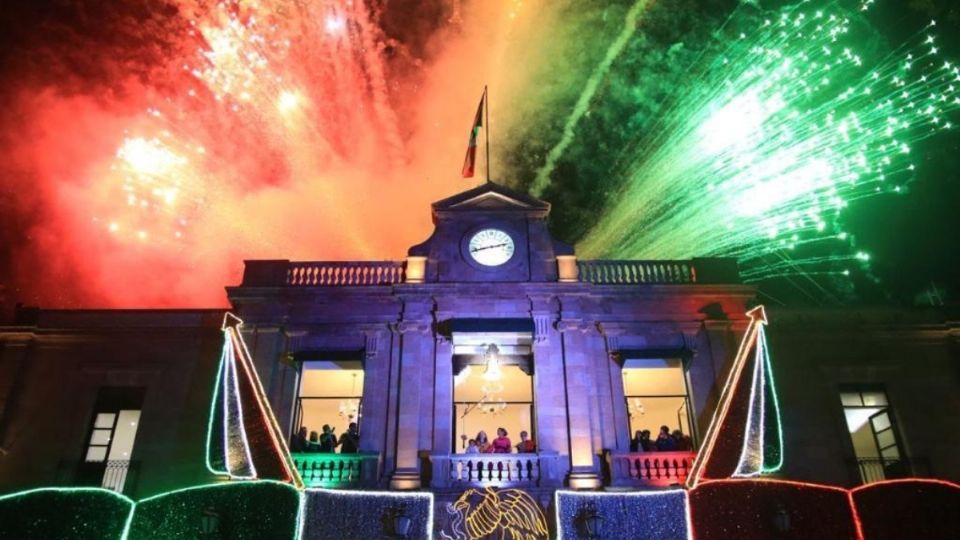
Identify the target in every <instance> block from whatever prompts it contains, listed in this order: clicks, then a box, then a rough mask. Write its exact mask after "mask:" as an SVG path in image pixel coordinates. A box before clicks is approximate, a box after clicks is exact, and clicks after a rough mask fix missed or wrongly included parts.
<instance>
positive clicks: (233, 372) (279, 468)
mask: <svg viewBox="0 0 960 540" xmlns="http://www.w3.org/2000/svg"><path fill="white" fill-rule="evenodd" d="M242 324H243V321H241V320H240V319H239V318H237V317H236V316H234V315H233V314H231V313H227V314H225V315H224V323H223V333H224V347H223V352H222V356H221V361H220V363H221V368H220V370H219V372H218V378H217V384H216V387H215V389H214V392H213V405H212V406H211V412H210V420H209V423H208V426H207V427H208V430H207V468H208V469H209V470H210V471H211V472H214V473H215V474H223V473H224V472H226V474H229V475H230V477H231V478H234V479H243V478H272V479H275V480H282V481H288V482H292V483H293V484H294V485H295V486H296V487H298V488H301V487H303V480H302V479H301V478H300V475H299V473H298V472H297V470H296V467H295V466H294V464H293V459H292V457H291V456H290V450H289V449H288V448H287V445H286V442H285V441H284V438H283V436H282V434H281V432H280V427H279V425H278V424H277V420H276V417H274V415H273V411H272V410H271V408H270V404H269V403H268V402H267V398H266V394H265V392H264V391H263V386H262V385H261V384H260V379H259V377H258V376H257V372H256V368H255V367H254V366H253V360H252V359H251V356H250V352H249V351H248V350H247V348H246V344H245V343H244V342H243V338H242V337H241V336H240V333H239V326H240V325H242ZM221 400H222V406H219V405H220V403H219V402H220V401H221ZM218 423H219V425H218ZM221 437H222V438H221Z"/></svg>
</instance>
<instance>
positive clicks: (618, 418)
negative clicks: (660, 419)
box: [603, 329, 633, 452]
mask: <svg viewBox="0 0 960 540" xmlns="http://www.w3.org/2000/svg"><path fill="white" fill-rule="evenodd" d="M603 334H604V340H605V341H606V358H605V364H606V366H607V373H609V374H610V405H611V410H612V411H613V426H614V429H615V432H616V433H615V438H616V446H611V447H608V448H609V449H610V450H617V451H618V452H627V451H629V450H630V439H631V438H632V437H633V434H632V433H630V413H629V411H628V410H627V401H626V398H625V397H624V392H623V360H622V359H621V358H620V333H619V332H618V331H615V330H606V329H604V331H603Z"/></svg>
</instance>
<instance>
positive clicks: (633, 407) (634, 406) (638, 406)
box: [627, 397, 647, 417]
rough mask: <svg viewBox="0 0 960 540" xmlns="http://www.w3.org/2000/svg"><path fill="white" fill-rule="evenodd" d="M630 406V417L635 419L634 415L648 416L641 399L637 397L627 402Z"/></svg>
mask: <svg viewBox="0 0 960 540" xmlns="http://www.w3.org/2000/svg"><path fill="white" fill-rule="evenodd" d="M627 403H628V404H629V406H630V416H631V417H633V413H634V412H636V413H637V414H639V415H641V416H643V415H645V414H647V410H646V409H645V408H644V407H643V402H642V401H640V398H638V397H635V398H633V400H632V401H627Z"/></svg>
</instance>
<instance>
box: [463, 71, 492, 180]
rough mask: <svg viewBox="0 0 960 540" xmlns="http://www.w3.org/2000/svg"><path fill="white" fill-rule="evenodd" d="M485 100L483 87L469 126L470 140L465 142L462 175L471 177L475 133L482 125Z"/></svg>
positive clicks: (474, 158)
mask: <svg viewBox="0 0 960 540" xmlns="http://www.w3.org/2000/svg"><path fill="white" fill-rule="evenodd" d="M486 100H487V91H486V89H484V91H483V96H481V97H480V105H478V106H477V115H476V116H475V117H474V119H473V127H472V128H470V141H469V142H468V143H467V155H466V157H464V158H463V173H462V174H463V177H464V178H473V170H474V167H475V165H476V164H477V135H478V134H479V133H480V128H481V127H483V105H484V103H485V102H486Z"/></svg>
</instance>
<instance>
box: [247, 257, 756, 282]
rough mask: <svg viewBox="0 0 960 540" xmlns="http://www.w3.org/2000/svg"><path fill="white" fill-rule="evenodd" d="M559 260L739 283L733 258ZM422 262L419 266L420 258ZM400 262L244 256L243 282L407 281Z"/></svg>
mask: <svg viewBox="0 0 960 540" xmlns="http://www.w3.org/2000/svg"><path fill="white" fill-rule="evenodd" d="M568 258H569V259H571V261H564V262H565V264H567V265H568V266H572V265H574V264H575V265H576V272H573V271H572V270H571V269H567V270H566V273H565V275H567V279H561V281H565V282H576V281H579V282H581V283H592V284H595V285H663V284H666V285H687V284H698V285H703V284H737V283H741V280H740V275H739V270H738V268H737V261H736V260H735V259H728V258H699V259H691V260H687V261H629V260H623V261H620V260H583V261H574V260H572V259H573V258H572V257H568ZM420 262H421V266H422V261H420ZM406 265H407V262H404V261H299V262H298V261H288V260H260V261H246V267H245V269H244V274H243V283H242V285H243V286H245V287H351V286H374V285H396V284H400V283H404V282H405V281H407V279H406V278H407V266H406ZM412 272H413V273H412V274H411V275H410V278H411V280H410V282H411V283H422V282H423V279H424V277H423V275H422V274H423V268H422V267H419V268H418V269H413V270H412Z"/></svg>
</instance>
